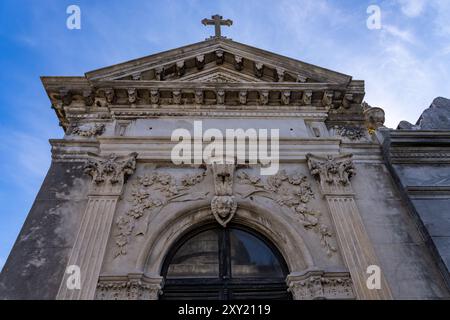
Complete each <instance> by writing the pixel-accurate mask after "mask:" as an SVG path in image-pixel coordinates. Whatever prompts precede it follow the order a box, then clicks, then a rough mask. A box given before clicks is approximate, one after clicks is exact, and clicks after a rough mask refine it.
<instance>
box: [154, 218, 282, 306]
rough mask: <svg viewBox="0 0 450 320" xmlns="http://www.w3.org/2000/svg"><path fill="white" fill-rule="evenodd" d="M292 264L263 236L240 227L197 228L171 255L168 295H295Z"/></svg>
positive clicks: (165, 273)
mask: <svg viewBox="0 0 450 320" xmlns="http://www.w3.org/2000/svg"><path fill="white" fill-rule="evenodd" d="M287 273H288V270H287V267H286V264H285V262H284V260H283V258H282V256H281V255H280V254H279V252H278V250H277V249H276V248H275V247H274V246H273V245H272V244H271V243H270V242H269V241H268V240H267V239H265V238H264V237H263V236H261V235H259V234H257V233H255V232H254V231H252V230H248V229H245V228H242V227H240V226H233V225H231V226H229V227H227V228H222V227H216V226H209V227H204V228H202V229H199V230H196V231H194V232H192V233H190V234H188V235H186V236H185V237H183V238H182V239H180V241H179V242H178V243H177V244H176V245H175V246H174V247H173V248H172V250H171V251H170V252H169V254H168V255H167V257H166V261H165V263H164V267H163V272H162V275H163V276H164V277H165V283H166V284H165V288H164V290H163V292H164V295H163V298H174V299H175V298H176V299H180V298H183V297H185V298H188V299H195V297H196V296H197V294H200V296H199V297H201V298H208V297H209V298H213V299H215V298H217V299H229V298H239V297H241V298H243V297H246V298H264V297H267V298H269V297H270V298H279V299H283V298H289V297H290V295H289V294H288V292H287V288H286V284H285V279H286V275H287Z"/></svg>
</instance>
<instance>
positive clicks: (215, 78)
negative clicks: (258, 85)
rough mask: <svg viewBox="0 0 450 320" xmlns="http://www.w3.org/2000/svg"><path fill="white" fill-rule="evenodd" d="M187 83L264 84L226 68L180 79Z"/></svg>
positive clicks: (254, 78) (214, 69) (213, 69)
mask: <svg viewBox="0 0 450 320" xmlns="http://www.w3.org/2000/svg"><path fill="white" fill-rule="evenodd" d="M179 80H180V81H186V82H188V81H189V82H206V83H244V82H262V81H261V80H260V79H258V78H256V77H252V76H249V75H247V74H242V73H239V72H235V71H233V70H229V69H227V68H224V67H220V68H212V69H211V70H206V71H202V72H199V73H194V74H191V75H186V76H184V77H182V78H180V79H179Z"/></svg>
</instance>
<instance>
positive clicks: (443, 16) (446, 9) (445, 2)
mask: <svg viewBox="0 0 450 320" xmlns="http://www.w3.org/2000/svg"><path fill="white" fill-rule="evenodd" d="M430 4H431V6H432V7H433V9H434V11H435V14H436V16H435V18H434V20H433V24H434V27H435V30H436V32H437V34H438V35H440V36H445V37H449V36H450V1H449V0H431V1H430Z"/></svg>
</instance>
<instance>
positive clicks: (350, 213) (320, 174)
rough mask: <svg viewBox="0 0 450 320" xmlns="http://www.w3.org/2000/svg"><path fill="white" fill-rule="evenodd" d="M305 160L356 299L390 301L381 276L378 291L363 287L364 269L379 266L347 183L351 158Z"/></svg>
mask: <svg viewBox="0 0 450 320" xmlns="http://www.w3.org/2000/svg"><path fill="white" fill-rule="evenodd" d="M307 159H308V167H309V169H310V171H311V174H312V175H313V176H314V177H316V179H317V181H318V183H319V185H320V189H321V192H322V194H323V196H324V197H325V199H326V201H327V204H328V207H329V209H330V213H331V219H332V221H333V224H334V226H335V230H336V237H337V241H338V244H339V248H340V251H341V254H342V256H343V258H344V261H345V263H346V265H347V267H348V269H349V271H350V275H351V278H352V282H353V287H354V290H355V294H356V297H357V298H358V299H363V300H375V299H392V295H391V292H390V289H389V286H388V284H387V282H386V279H385V278H384V276H383V273H382V272H381V275H380V276H381V288H380V289H369V288H368V287H367V278H368V277H369V274H367V267H369V266H370V265H377V266H380V264H379V262H378V258H377V256H376V254H375V250H374V248H373V247H372V244H371V242H370V239H369V236H368V234H367V232H366V229H365V227H364V224H363V221H362V218H361V215H360V213H359V210H358V207H357V205H356V202H355V198H354V192H353V188H352V185H351V182H350V180H351V178H352V176H354V175H355V173H356V169H355V167H354V165H353V161H352V155H350V154H346V155H341V156H336V157H333V156H327V157H321V156H314V155H312V154H308V155H307Z"/></svg>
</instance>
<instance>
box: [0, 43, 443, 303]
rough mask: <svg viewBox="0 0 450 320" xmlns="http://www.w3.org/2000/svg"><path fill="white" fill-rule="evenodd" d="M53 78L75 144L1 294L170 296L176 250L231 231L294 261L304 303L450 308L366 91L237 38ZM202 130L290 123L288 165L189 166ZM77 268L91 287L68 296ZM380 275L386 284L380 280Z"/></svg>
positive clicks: (56, 145) (47, 81) (69, 142)
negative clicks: (242, 230) (193, 134)
mask: <svg viewBox="0 0 450 320" xmlns="http://www.w3.org/2000/svg"><path fill="white" fill-rule="evenodd" d="M42 81H43V84H44V87H45V89H46V91H47V93H48V96H49V98H50V100H51V102H52V106H53V108H54V109H55V112H56V115H57V116H58V119H59V121H60V125H61V126H62V128H63V129H64V130H65V133H66V134H65V136H64V138H63V139H57V140H51V141H50V143H51V145H52V156H53V163H52V166H51V168H50V170H49V173H48V175H47V178H46V180H45V181H44V184H43V186H42V188H41V190H40V192H39V194H38V196H37V199H36V202H35V204H34V206H33V208H32V209H31V212H30V214H29V216H28V218H27V221H26V223H25V225H24V226H23V228H22V231H21V233H20V235H19V237H18V239H17V241H16V244H15V245H14V248H13V250H12V253H11V255H10V257H9V258H8V261H7V262H6V265H5V267H4V269H3V272H2V274H1V276H0V297H1V298H4V299H11V298H19V299H33V298H37V299H133V300H136V299H157V298H158V296H159V294H160V293H161V292H162V291H164V277H163V276H162V274H161V270H162V265H163V263H164V259H165V257H166V255H167V253H168V252H169V250H170V249H171V247H172V246H173V245H174V243H175V242H176V241H177V240H178V239H179V238H180V237H182V236H183V235H184V234H186V232H188V231H190V230H193V229H195V228H196V227H199V226H202V225H204V224H206V223H216V224H217V225H221V226H224V227H226V226H227V224H228V223H230V222H233V223H235V224H240V225H243V226H246V227H248V228H251V229H253V230H255V231H257V232H259V233H260V234H262V235H264V236H265V237H266V238H267V239H269V240H270V241H271V242H272V243H273V244H274V246H275V247H276V248H277V249H278V250H279V251H280V253H281V255H282V256H283V258H284V260H285V261H286V264H287V267H288V269H289V275H288V276H287V278H286V284H287V287H288V290H289V292H291V293H292V296H293V298H294V299H392V298H394V299H404V298H423V299H435V298H450V294H449V291H448V287H447V286H446V283H445V281H444V278H445V275H443V274H442V268H441V267H440V265H439V261H437V260H436V256H435V254H434V252H433V250H432V249H431V248H432V247H430V243H429V241H428V240H427V239H424V238H423V237H422V233H421V232H420V230H421V224H420V223H418V222H419V221H418V219H416V217H415V216H414V215H412V208H411V206H410V205H409V202H408V201H407V199H405V197H404V196H403V192H402V189H401V188H399V186H398V185H397V184H396V180H395V179H393V177H392V172H391V171H392V170H391V171H390V170H389V168H390V166H387V165H386V163H385V161H384V157H383V148H382V144H381V143H380V141H382V140H381V137H382V135H381V133H382V132H386V129H385V128H384V127H383V123H384V112H383V110H382V109H380V108H376V107H371V106H369V105H368V104H366V103H364V102H363V98H364V94H365V92H364V82H363V81H358V80H353V79H352V77H351V76H348V75H344V74H341V73H337V72H334V71H331V70H327V69H324V68H320V67H317V66H312V65H310V64H306V63H303V62H300V61H296V60H293V59H290V58H287V57H283V56H279V55H277V54H274V53H270V52H266V51H263V50H260V49H257V48H253V47H249V46H247V45H244V44H240V43H238V42H234V41H231V40H228V39H224V38H221V37H215V38H212V39H209V40H206V41H203V42H200V43H197V44H193V45H189V46H186V47H183V48H179V49H174V50H170V51H167V52H163V53H158V54H155V55H152V56H148V57H144V58H141V59H138V60H133V61H130V62H125V63H122V64H118V65H114V66H111V67H107V68H103V69H100V70H96V71H92V72H88V73H86V75H85V76H84V77H43V78H42ZM194 120H202V123H203V128H204V130H206V129H209V128H216V129H219V130H222V131H225V129H228V128H231V129H233V128H234V129H237V128H242V129H244V130H246V129H249V128H257V129H258V128H263V129H279V130H280V151H279V159H280V170H279V171H278V173H277V174H275V175H271V176H261V175H260V170H259V167H258V165H253V164H245V165H235V164H234V163H231V164H221V165H205V164H197V165H175V164H173V163H172V162H171V160H170V159H171V158H170V155H171V150H172V147H173V146H174V145H175V143H174V142H173V141H171V134H172V132H173V131H174V130H175V129H178V128H184V129H187V130H189V131H192V126H193V122H194ZM393 134H394V133H393ZM436 163H439V162H438V161H436ZM433 165H435V164H434V163H433ZM436 172H440V171H439V170H437V171H436ZM447 234H448V233H447ZM69 265H78V266H80V268H81V289H79V290H78V289H76V290H69V289H68V288H67V286H66V283H67V280H68V276H69V275H68V274H66V273H65V268H66V266H69ZM371 265H377V266H379V267H380V269H381V288H380V289H369V288H368V286H367V285H366V281H367V278H368V276H369V275H368V274H367V268H368V267H369V266H371Z"/></svg>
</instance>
